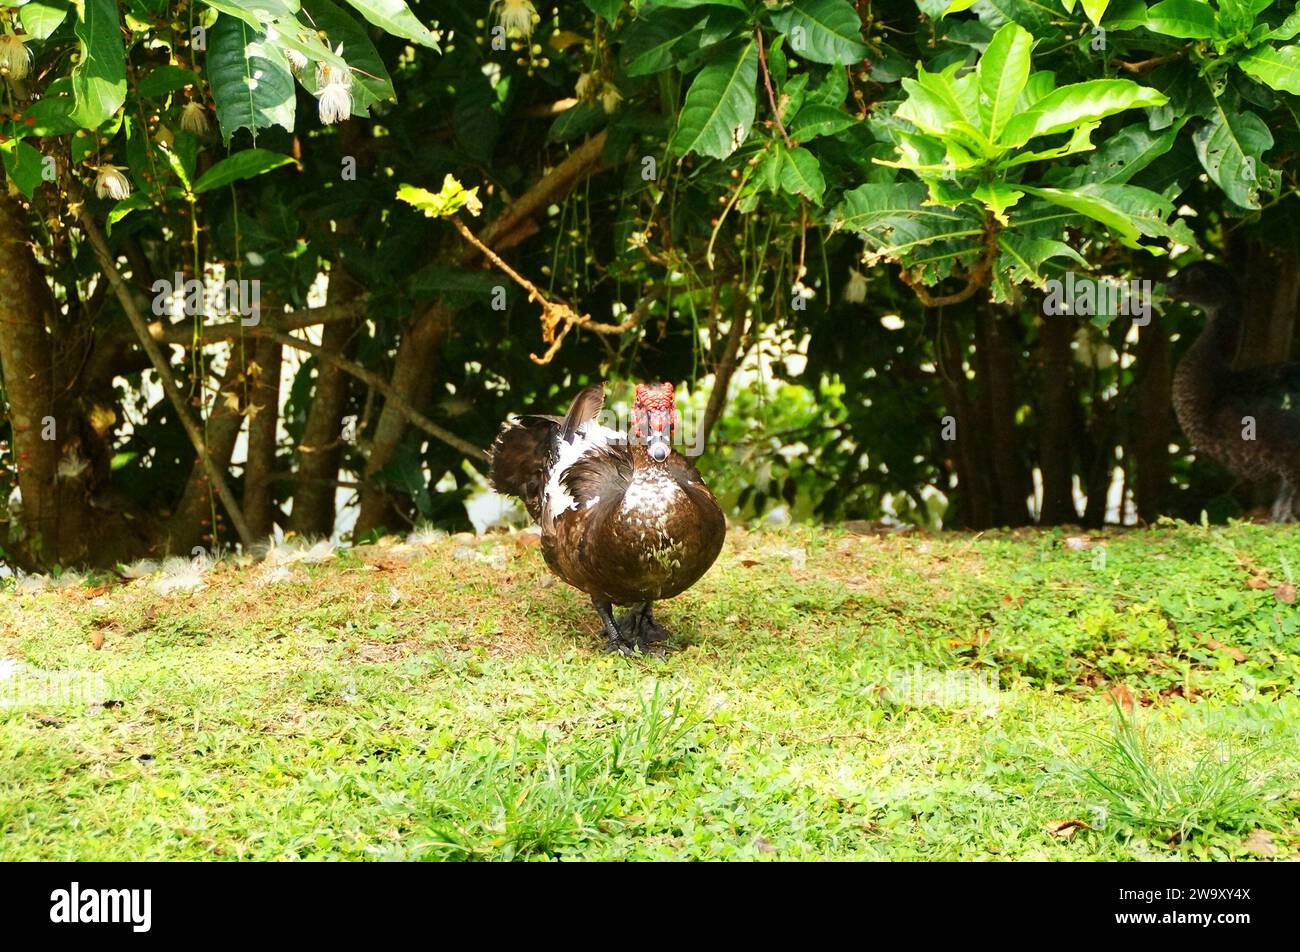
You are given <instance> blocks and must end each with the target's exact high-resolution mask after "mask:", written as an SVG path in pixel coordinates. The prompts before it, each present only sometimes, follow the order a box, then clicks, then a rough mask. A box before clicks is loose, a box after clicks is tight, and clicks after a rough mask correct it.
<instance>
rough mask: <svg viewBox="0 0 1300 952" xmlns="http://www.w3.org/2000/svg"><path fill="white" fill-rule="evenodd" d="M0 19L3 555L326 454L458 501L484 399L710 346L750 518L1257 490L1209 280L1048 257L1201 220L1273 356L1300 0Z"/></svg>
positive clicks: (256, 527)
mask: <svg viewBox="0 0 1300 952" xmlns="http://www.w3.org/2000/svg"><path fill="white" fill-rule="evenodd" d="M3 19H4V23H3V27H4V35H3V36H2V37H0V75H3V76H4V78H5V79H4V88H5V96H6V103H5V106H4V113H5V115H4V117H3V122H2V123H0V132H2V133H3V142H2V143H0V153H2V154H3V159H4V168H5V177H6V179H7V183H8V196H7V197H5V198H0V275H3V277H4V279H5V295H4V300H0V370H2V371H3V377H4V397H5V400H6V405H7V410H8V412H7V418H6V422H5V424H4V427H5V429H6V430H7V434H6V436H7V440H8V444H7V446H8V450H9V452H8V453H7V454H6V455H5V457H4V465H5V469H4V472H3V473H0V481H2V482H3V485H2V486H0V489H3V490H4V492H5V495H6V496H8V498H9V500H10V505H9V534H8V539H7V540H6V541H5V542H4V546H5V550H6V553H7V554H8V556H9V558H10V559H11V560H12V561H15V562H17V563H19V564H23V565H39V564H45V565H50V564H55V563H63V564H69V563H72V562H78V561H92V562H99V563H112V562H114V561H118V560H125V559H129V558H133V557H136V556H137V555H140V554H144V553H149V552H157V551H160V550H163V549H168V550H171V551H179V552H188V551H190V550H191V549H192V547H194V546H196V545H203V546H211V545H213V544H217V543H222V542H232V541H236V540H237V539H239V538H240V537H241V536H242V537H243V539H244V541H245V542H249V541H251V540H252V539H254V538H258V537H262V536H265V535H267V534H269V533H271V532H272V531H273V530H274V528H275V527H276V526H279V527H280V528H281V529H283V530H286V531H294V532H298V533H301V534H321V533H329V532H330V531H332V530H333V529H334V528H335V519H336V509H337V501H336V491H337V490H338V489H339V488H340V487H341V488H343V489H346V490H348V491H355V493H356V494H357V503H358V505H357V511H356V525H355V535H356V536H358V537H360V536H363V535H365V534H368V533H373V532H376V531H379V530H382V529H384V528H388V529H395V528H401V527H403V526H405V525H408V524H410V523H411V522H413V521H416V520H421V519H423V520H431V521H434V522H438V523H441V524H445V525H448V526H452V525H456V526H463V525H465V524H466V515H465V510H464V502H465V500H466V499H467V498H468V496H469V495H470V494H471V493H473V492H475V491H476V488H477V487H478V486H479V485H480V482H479V479H478V477H477V476H476V475H475V472H476V470H475V468H476V467H478V468H481V466H482V458H481V454H480V451H479V450H478V448H479V447H483V446H486V445H487V444H488V442H489V441H490V439H491V437H492V435H493V433H494V431H495V427H496V425H497V423H498V422H499V420H500V419H501V418H502V417H503V416H504V415H505V414H506V413H508V412H511V411H516V410H520V409H529V408H532V409H547V410H553V409H555V408H557V407H560V406H562V405H563V404H564V402H565V401H566V400H567V398H568V397H569V396H570V395H571V394H572V393H574V392H576V390H577V389H578V388H579V387H580V386H581V385H582V384H583V383H585V382H586V381H587V380H590V379H595V378H597V377H606V378H614V379H619V378H625V377H637V378H654V379H671V380H674V381H677V382H678V383H679V384H682V383H685V385H686V387H685V389H687V390H688V391H689V396H688V400H689V401H690V404H691V406H692V407H693V408H694V410H695V411H696V413H695V415H694V417H693V418H692V419H691V424H692V426H693V427H695V428H698V429H700V430H702V431H703V432H707V433H709V434H710V435H711V436H712V437H713V447H714V448H713V450H712V452H711V453H710V455H709V457H707V459H706V462H705V464H704V465H705V467H706V469H707V470H708V472H709V474H710V476H711V478H712V479H713V481H714V482H715V484H717V485H718V486H719V488H720V489H722V490H723V491H724V494H725V498H726V499H727V500H728V502H729V504H731V505H732V506H733V507H734V509H735V511H736V513H737V514H740V515H744V516H750V515H759V514H762V513H764V512H765V511H766V510H767V509H769V508H770V507H772V506H773V505H776V504H778V503H781V502H783V503H784V504H785V505H786V506H787V507H788V508H790V509H791V510H793V511H794V512H795V513H796V514H798V515H813V516H816V517H820V518H828V519H830V518H844V517H848V518H877V517H880V516H882V515H884V514H895V515H897V516H898V517H900V518H903V519H905V520H913V521H920V522H927V523H928V522H933V521H936V520H940V519H941V520H942V521H943V523H944V524H946V525H955V526H987V525H997V524H1010V525H1015V524H1023V523H1026V522H1029V521H1032V520H1034V519H1037V520H1038V521H1041V522H1045V523H1060V522H1076V521H1081V520H1082V521H1084V522H1088V523H1093V524H1097V523H1100V522H1102V521H1103V520H1105V519H1106V518H1107V517H1108V511H1107V510H1108V506H1107V499H1108V496H1111V497H1115V498H1118V499H1119V500H1120V504H1119V506H1117V507H1116V506H1112V507H1111V511H1110V513H1109V518H1111V519H1112V520H1113V519H1125V520H1132V519H1134V518H1141V519H1143V520H1148V521H1150V520H1154V519H1155V518H1156V517H1158V516H1159V515H1161V514H1164V513H1170V514H1176V515H1182V516H1186V517H1189V518H1197V517H1198V516H1199V514H1200V512H1201V511H1202V510H1208V511H1209V513H1210V514H1211V516H1213V517H1216V518H1218V517H1222V516H1224V515H1227V514H1232V513H1236V512H1240V511H1242V510H1243V509H1245V508H1247V507H1249V506H1250V505H1251V503H1252V502H1255V501H1258V498H1263V496H1265V495H1267V493H1268V492H1269V491H1270V487H1256V488H1255V492H1257V493H1259V494H1262V495H1260V496H1259V497H1258V498H1252V496H1251V495H1250V493H1249V492H1248V491H1247V490H1248V489H1249V487H1241V486H1234V485H1233V481H1232V479H1231V477H1230V476H1228V475H1227V474H1226V472H1224V471H1223V470H1221V469H1219V468H1218V467H1216V466H1215V465H1214V464H1212V463H1210V462H1208V461H1206V460H1201V459H1196V458H1195V457H1194V456H1193V455H1192V454H1191V453H1190V452H1189V449H1188V448H1187V447H1186V446H1184V445H1181V444H1180V442H1179V439H1180V438H1179V436H1178V434H1177V433H1176V431H1175V428H1174V424H1173V421H1172V416H1171V413H1170V409H1169V380H1170V373H1171V367H1172V366H1173V364H1174V363H1175V362H1176V360H1177V357H1178V354H1179V353H1180V351H1181V348H1182V347H1184V346H1185V344H1186V342H1187V340H1188V339H1189V338H1190V336H1191V335H1192V334H1194V333H1195V332H1196V330H1197V329H1198V327H1199V319H1198V318H1196V317H1194V316H1193V315H1191V314H1189V313H1178V312H1170V313H1168V314H1166V313H1164V311H1163V310H1161V309H1160V307H1159V306H1158V305H1157V307H1156V311H1155V313H1154V314H1151V315H1147V317H1148V318H1149V319H1142V317H1141V316H1140V315H1136V314H1134V313H1130V312H1129V310H1128V309H1127V308H1126V307H1124V306H1121V302H1122V300H1123V299H1122V298H1117V297H1115V296H1114V295H1110V296H1109V298H1110V301H1109V304H1106V305H1100V306H1094V307H1092V308H1091V309H1090V312H1089V313H1073V314H1071V313H1064V314H1061V313H1047V312H1048V311H1050V310H1052V308H1050V307H1045V301H1046V300H1048V299H1050V298H1051V295H1052V290H1051V289H1052V285H1051V284H1050V282H1052V281H1054V280H1061V279H1062V278H1063V277H1064V275H1065V273H1066V272H1067V271H1069V272H1073V273H1074V274H1077V275H1079V276H1080V277H1081V278H1082V277H1087V278H1109V279H1113V280H1114V281H1119V282H1124V283H1125V286H1131V287H1139V286H1138V285H1129V284H1128V282H1131V281H1139V280H1147V281H1151V282H1156V283H1158V282H1161V281H1163V280H1164V279H1165V278H1166V277H1167V276H1168V274H1169V273H1170V271H1171V269H1172V268H1173V267H1176V266H1177V265H1178V264H1179V263H1181V262H1183V261H1186V260H1189V259H1191V258H1194V257H1198V256H1201V255H1205V254H1208V255H1212V256H1216V257H1219V258H1221V259H1223V260H1226V261H1228V262H1230V263H1231V264H1232V265H1233V267H1234V269H1235V270H1236V271H1237V272H1238V273H1239V274H1241V275H1242V277H1243V279H1244V297H1245V301H1246V303H1247V314H1248V318H1249V320H1248V325H1247V327H1246V331H1245V336H1244V339H1243V341H1242V348H1241V353H1240V355H1239V359H1240V360H1241V362H1243V363H1259V362H1265V361H1276V360H1280V359H1284V358H1285V357H1286V356H1287V354H1288V353H1289V352H1290V349H1291V347H1292V346H1293V343H1292V342H1293V337H1294V334H1293V328H1294V315H1295V308H1296V303H1297V294H1298V292H1300V272H1298V271H1297V260H1296V249H1295V241H1296V238H1295V236H1296V234H1297V232H1298V231H1300V229H1297V228H1296V223H1295V215H1296V199H1295V194H1294V193H1295V177H1296V165H1295V162H1294V154H1295V147H1296V139H1297V131H1298V129H1300V125H1298V121H1297V114H1296V105H1297V95H1298V94H1300V44H1298V43H1297V37H1300V13H1297V11H1296V9H1295V6H1294V5H1293V4H1289V3H1270V2H1266V0H1220V2H1218V3H1207V2H1202V0H1161V2H1159V3H1155V4H1151V5H1148V4H1145V3H1142V2H1139V0H1120V2H1106V0H1087V2H1076V0H1043V2H1031V0H979V2H975V3H971V2H969V0H955V2H951V3H950V2H948V0H917V2H911V0H876V2H871V0H860V2H857V3H853V2H850V0H793V2H762V0H712V2H710V0H657V2H649V0H647V2H639V3H638V2H627V3H622V2H619V0H585V2H576V0H563V2H558V3H554V4H539V5H537V6H536V7H535V8H534V5H533V4H532V3H529V2H528V0H495V2H494V3H491V4H489V3H488V2H487V0H481V2H480V0H475V2H473V3H465V2H459V0H446V2H443V0H417V2H413V3H411V4H410V5H409V6H408V5H407V4H406V3H404V2H403V0H347V2H346V3H339V4H335V3H332V2H330V0H304V2H302V3H301V4H300V3H299V2H298V0H202V2H193V3H192V2H189V0H180V2H176V3H167V2H162V0H131V2H126V3H121V4H117V3H111V2H108V0H82V2H78V3H75V4H73V3H64V2H61V0H33V2H28V3H18V4H17V5H15V6H13V7H10V8H8V11H7V12H6V13H5V14H4V16H3ZM448 176H451V179H448ZM403 187H407V190H406V191H405V192H404V194H405V195H406V196H407V197H410V196H416V197H417V198H418V199H419V200H418V201H417V202H416V203H415V204H416V205H419V204H420V202H423V203H424V205H423V206H421V207H413V206H412V204H411V203H408V202H402V201H398V197H397V196H398V192H399V190H400V189H402V188H403ZM421 189H423V190H424V191H422V192H421V191H419V190H421ZM439 189H443V191H441V192H440V191H439ZM430 203H432V204H433V205H436V206H437V208H436V209H433V211H434V213H433V214H422V211H423V212H429V211H430V210H431V207H432V206H431V204H430ZM474 212H479V213H480V214H479V216H478V217H475V216H474V214H473V213H474ZM457 223H459V224H457ZM471 228H473V229H474V231H471V230H470V229H471ZM475 235H476V236H477V237H475ZM505 269H509V270H508V271H507V270H505ZM196 278H199V279H203V281H204V284H203V288H204V289H205V290H206V294H205V293H200V285H196V284H192V283H190V282H193V281H194V280H195V279H196ZM1141 287H1146V286H1141ZM324 289H327V290H324ZM1107 297H1108V296H1107V295H1103V294H1100V293H1099V294H1098V295H1097V301H1102V300H1105V299H1107ZM309 305H310V309H309ZM322 305H323V306H322ZM1075 310H1076V311H1078V310H1087V309H1080V308H1076V309H1075ZM133 312H134V314H133ZM146 323H147V324H148V325H149V328H148V331H147V332H144V331H143V328H144V325H145V324H146ZM304 327H310V328H311V330H310V331H308V333H307V336H303V333H302V330H301V329H302V328H304ZM295 330H296V331H297V334H296V335H295V333H294V332H295ZM142 333H144V334H145V336H146V337H148V338H149V339H150V341H152V343H153V345H154V346H153V348H152V349H153V350H154V352H153V353H150V352H149V351H150V349H151V348H149V347H144V346H142V345H141V334H142ZM303 341H310V342H309V343H306V344H304V343H303ZM158 347H161V350H159V349H158ZM300 356H301V357H305V358H306V359H305V360H303V361H302V362H301V363H300V364H298V363H293V361H297V360H298V358H299V357H300ZM284 368H296V369H294V370H293V372H292V374H287V375H286V376H287V379H286V382H285V385H284V387H283V388H282V387H281V385H280V380H281V376H282V373H283V372H284ZM167 377H174V378H175V382H176V385H175V387H174V388H173V387H172V385H171V384H170V383H168V381H167V380H166V378H167ZM172 390H174V391H175V392H168V391H172ZM697 390H698V392H697ZM282 391H283V392H282ZM728 396H730V401H728V399H727V398H728ZM183 416H184V417H186V418H192V419H193V420H194V421H197V427H191V429H190V431H189V432H187V429H186V427H185V425H184V423H185V419H183ZM51 421H52V423H51ZM196 443H198V444H199V445H201V446H202V447H203V451H202V454H200V453H198V452H197V451H196V448H195V444H196ZM201 457H206V459H207V464H206V465H203V464H201V463H200V462H199V460H200V458H201ZM15 490H20V491H21V492H15ZM221 496H224V497H225V500H224V501H222V500H221V499H220V498H219V497H221ZM1080 503H1083V505H1082V507H1080Z"/></svg>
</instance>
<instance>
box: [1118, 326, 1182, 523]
mask: <svg viewBox="0 0 1300 952" xmlns="http://www.w3.org/2000/svg"><path fill="white" fill-rule="evenodd" d="M1136 385H1137V395H1138V405H1137V412H1136V414H1135V416H1136V419H1137V433H1136V435H1135V436H1134V437H1133V439H1132V440H1130V442H1129V447H1128V448H1129V450H1130V451H1131V455H1132V458H1133V465H1134V467H1135V468H1136V470H1137V489H1136V491H1135V493H1134V496H1135V497H1136V500H1137V514H1138V519H1140V520H1141V521H1143V522H1145V523H1148V524H1150V523H1153V522H1155V521H1156V520H1157V519H1159V518H1160V515H1161V513H1162V512H1164V504H1165V496H1166V493H1167V491H1168V488H1169V441H1170V440H1171V439H1172V436H1173V433H1172V427H1173V424H1172V414H1171V407H1170V392H1171V388H1172V386H1173V384H1172V374H1171V371H1170V356H1169V328H1168V326H1167V324H1166V323H1165V321H1163V320H1160V319H1156V320H1152V321H1150V322H1148V323H1147V325H1146V327H1142V328H1139V329H1138V350H1137V380H1136Z"/></svg>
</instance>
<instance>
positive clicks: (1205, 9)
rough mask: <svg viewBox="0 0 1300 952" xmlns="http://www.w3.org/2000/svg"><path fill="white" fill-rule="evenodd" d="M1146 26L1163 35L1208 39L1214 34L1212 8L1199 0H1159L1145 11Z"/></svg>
mask: <svg viewBox="0 0 1300 952" xmlns="http://www.w3.org/2000/svg"><path fill="white" fill-rule="evenodd" d="M1146 27H1147V29H1148V30H1150V31H1151V32H1152V33H1160V34H1163V35H1164V36H1176V37H1179V38H1180V39H1184V40H1208V39H1210V38H1211V37H1212V36H1214V28H1215V16H1214V8H1213V7H1211V6H1210V5H1209V4H1208V3H1204V2H1201V0H1161V2H1160V3H1157V4H1156V5H1155V6H1154V7H1152V8H1151V9H1149V10H1148V11H1147V22H1146Z"/></svg>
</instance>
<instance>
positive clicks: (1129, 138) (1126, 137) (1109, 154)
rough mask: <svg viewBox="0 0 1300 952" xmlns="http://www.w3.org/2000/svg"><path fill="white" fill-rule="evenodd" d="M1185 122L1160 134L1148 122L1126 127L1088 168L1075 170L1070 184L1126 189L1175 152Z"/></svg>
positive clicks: (1094, 157) (1103, 147)
mask: <svg viewBox="0 0 1300 952" xmlns="http://www.w3.org/2000/svg"><path fill="white" fill-rule="evenodd" d="M1184 122H1185V120H1179V121H1178V122H1175V123H1174V124H1173V125H1172V126H1170V127H1169V128H1168V129H1164V130H1161V131H1159V132H1155V131H1152V130H1151V129H1149V128H1148V127H1147V124H1146V123H1144V122H1139V123H1135V124H1133V125H1131V126H1125V127H1124V128H1123V129H1121V130H1119V131H1118V132H1116V133H1115V134H1114V135H1112V136H1110V138H1108V139H1107V140H1106V141H1105V142H1103V143H1102V145H1101V147H1100V148H1099V149H1098V150H1097V152H1096V154H1095V155H1092V156H1090V157H1089V158H1088V164H1087V165H1085V166H1083V167H1081V168H1077V169H1074V170H1072V171H1071V174H1070V176H1069V178H1067V180H1066V181H1068V182H1070V183H1071V184H1075V185H1083V184H1086V183H1089V182H1093V183H1097V184H1103V185H1104V184H1111V185H1122V184H1123V183H1125V182H1127V181H1128V180H1129V179H1131V178H1132V177H1133V176H1135V175H1137V174H1138V173H1139V172H1141V171H1142V170H1143V169H1145V168H1146V167H1147V166H1148V165H1150V164H1151V163H1152V162H1154V161H1155V160H1156V159H1158V158H1160V156H1162V155H1164V154H1165V153H1167V152H1168V151H1169V150H1170V149H1172V148H1173V145H1174V140H1175V139H1177V138H1178V133H1179V131H1180V130H1181V129H1182V127H1183V124H1184Z"/></svg>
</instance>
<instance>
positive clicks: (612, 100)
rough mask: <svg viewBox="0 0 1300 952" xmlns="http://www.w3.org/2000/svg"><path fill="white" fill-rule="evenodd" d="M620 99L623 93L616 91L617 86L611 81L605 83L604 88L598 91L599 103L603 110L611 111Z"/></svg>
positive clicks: (616, 106) (621, 99) (615, 107)
mask: <svg viewBox="0 0 1300 952" xmlns="http://www.w3.org/2000/svg"><path fill="white" fill-rule="evenodd" d="M622 101H623V94H622V93H620V92H619V91H618V87H616V86H615V85H614V84H613V83H606V84H605V88H604V89H603V90H601V93H600V105H601V107H602V108H603V109H604V110H605V112H607V113H610V112H613V111H614V110H615V109H617V108H618V104H619V103H621V102H622Z"/></svg>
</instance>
